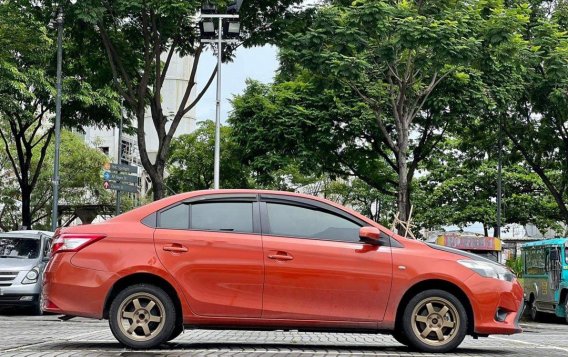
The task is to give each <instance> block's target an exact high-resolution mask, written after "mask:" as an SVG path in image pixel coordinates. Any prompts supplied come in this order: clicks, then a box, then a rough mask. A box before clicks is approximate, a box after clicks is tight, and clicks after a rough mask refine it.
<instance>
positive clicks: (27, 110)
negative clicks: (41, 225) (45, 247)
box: [0, 0, 120, 228]
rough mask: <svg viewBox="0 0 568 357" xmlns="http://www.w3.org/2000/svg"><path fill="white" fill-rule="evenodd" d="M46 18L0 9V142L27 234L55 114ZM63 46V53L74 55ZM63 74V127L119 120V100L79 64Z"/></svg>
mask: <svg viewBox="0 0 568 357" xmlns="http://www.w3.org/2000/svg"><path fill="white" fill-rule="evenodd" d="M33 3H35V2H33ZM45 12H48V13H50V12H51V11H50V9H48V8H46V7H42V8H39V10H38V8H36V7H34V6H32V4H31V3H30V2H28V1H16V0H13V1H3V2H1V3H0V120H1V122H0V138H1V140H2V141H1V143H2V144H3V145H2V146H3V148H4V150H5V152H6V155H7V157H8V160H9V162H10V166H11V170H10V171H11V174H12V175H13V177H15V179H16V180H17V183H18V186H19V189H20V191H21V199H20V201H21V221H20V224H21V225H23V226H25V227H27V228H30V227H31V225H32V223H33V218H32V216H33V212H32V209H31V201H32V193H33V191H34V189H35V187H36V185H37V184H38V180H39V177H40V174H41V172H42V170H44V169H45V167H44V162H45V156H46V151H47V148H48V146H49V144H50V142H51V138H52V135H53V126H52V125H51V121H52V119H53V113H54V112H55V103H54V96H55V71H54V70H53V69H54V68H55V61H54V59H55V46H54V42H53V40H52V37H53V36H54V35H55V32H54V31H51V32H50V31H48V28H47V27H46V25H45V24H44V23H43V22H42V21H43V20H42V19H43V17H42V16H41V15H45ZM67 40H68V38H66V39H65V47H66V48H67V49H69V51H70V52H73V51H77V50H78V49H77V47H76V46H74V44H73V43H70V42H69V41H67ZM71 58H72V57H71ZM65 71H66V74H67V76H66V78H65V80H64V82H63V91H64V97H63V112H64V113H65V116H64V118H63V119H64V121H63V125H65V126H68V127H74V126H80V125H82V124H92V123H95V122H96V123H99V124H101V125H104V124H107V125H108V124H110V123H112V122H114V121H115V120H117V118H118V117H119V115H120V110H119V102H118V101H117V99H118V98H117V96H116V94H115V93H114V91H112V90H111V88H110V87H109V86H108V85H104V84H102V85H97V83H98V82H96V81H95V80H93V78H94V77H96V76H95V75H94V74H93V73H92V71H90V70H89V69H87V70H85V68H84V67H82V66H79V63H78V62H74V63H71V62H67V65H66V66H65Z"/></svg>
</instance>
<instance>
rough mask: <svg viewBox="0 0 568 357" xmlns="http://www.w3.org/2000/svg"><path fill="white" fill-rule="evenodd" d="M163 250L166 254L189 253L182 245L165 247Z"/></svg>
mask: <svg viewBox="0 0 568 357" xmlns="http://www.w3.org/2000/svg"><path fill="white" fill-rule="evenodd" d="M162 249H163V250H165V251H166V252H174V253H185V252H187V251H188V249H187V248H186V247H184V246H183V245H181V244H175V245H165V246H163V247H162Z"/></svg>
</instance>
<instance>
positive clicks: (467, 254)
mask: <svg viewBox="0 0 568 357" xmlns="http://www.w3.org/2000/svg"><path fill="white" fill-rule="evenodd" d="M424 244H426V245H427V246H429V247H430V248H432V249H436V250H441V251H443V252H447V253H452V254H456V255H461V256H462V257H466V258H469V259H471V260H477V261H480V262H486V263H491V264H497V265H503V264H501V263H497V262H494V261H493V260H490V259H487V258H484V257H481V256H479V255H477V254H473V253H470V252H466V251H463V250H460V249H455V248H450V247H444V246H441V245H437V244H434V243H424Z"/></svg>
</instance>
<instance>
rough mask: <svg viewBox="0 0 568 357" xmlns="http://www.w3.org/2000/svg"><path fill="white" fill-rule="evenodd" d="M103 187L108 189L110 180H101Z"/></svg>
mask: <svg viewBox="0 0 568 357" xmlns="http://www.w3.org/2000/svg"><path fill="white" fill-rule="evenodd" d="M103 187H104V188H106V189H107V190H108V189H109V188H110V182H108V181H105V182H103Z"/></svg>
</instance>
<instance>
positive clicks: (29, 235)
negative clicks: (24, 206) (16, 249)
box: [0, 230, 53, 239]
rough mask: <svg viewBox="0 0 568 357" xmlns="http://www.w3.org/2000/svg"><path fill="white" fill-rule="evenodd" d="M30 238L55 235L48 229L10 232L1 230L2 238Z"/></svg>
mask: <svg viewBox="0 0 568 357" xmlns="http://www.w3.org/2000/svg"><path fill="white" fill-rule="evenodd" d="M15 237H18V238H28V239H40V238H42V237H49V238H51V237H53V233H52V232H48V231H32V230H28V231H10V232H1V233H0V238H15Z"/></svg>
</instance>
